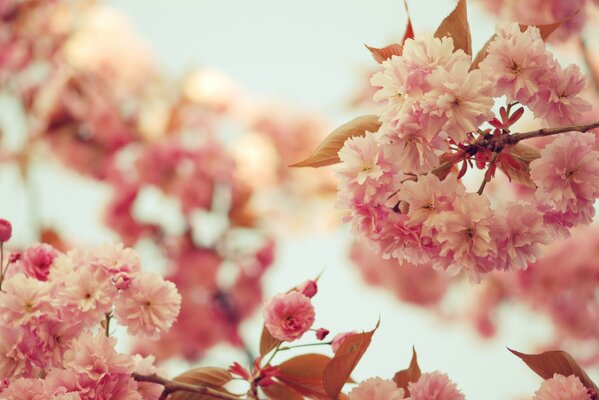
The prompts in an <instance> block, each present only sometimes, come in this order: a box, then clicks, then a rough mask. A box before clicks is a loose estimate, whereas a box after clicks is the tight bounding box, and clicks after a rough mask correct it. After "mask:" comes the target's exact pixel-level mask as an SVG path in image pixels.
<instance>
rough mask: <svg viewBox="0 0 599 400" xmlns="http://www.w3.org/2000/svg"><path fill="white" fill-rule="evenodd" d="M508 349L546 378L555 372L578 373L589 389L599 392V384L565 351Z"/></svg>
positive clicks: (564, 373)
mask: <svg viewBox="0 0 599 400" xmlns="http://www.w3.org/2000/svg"><path fill="white" fill-rule="evenodd" d="M508 350H509V351H511V352H512V353H513V354H515V355H516V356H518V357H519V358H520V359H521V360H522V361H524V362H525V363H526V365H528V367H529V368H530V369H532V370H533V371H534V372H536V373H537V374H538V375H539V376H541V377H542V378H544V379H549V378H552V377H553V375H554V374H560V375H564V376H569V375H576V376H577V377H578V379H580V381H581V382H582V384H583V385H584V386H585V387H586V388H587V389H593V390H594V391H595V392H599V388H597V385H595V383H594V382H593V381H592V380H591V378H589V376H588V375H587V374H586V372H584V370H583V369H582V368H580V366H579V365H578V363H577V362H576V360H575V359H574V357H572V356H571V355H570V354H568V353H566V352H565V351H561V350H555V351H546V352H544V353H541V354H524V353H520V352H518V351H516V350H512V349H508Z"/></svg>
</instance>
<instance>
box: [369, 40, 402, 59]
mask: <svg viewBox="0 0 599 400" xmlns="http://www.w3.org/2000/svg"><path fill="white" fill-rule="evenodd" d="M365 46H366V48H367V49H368V50H370V54H372V57H373V58H374V59H375V60H376V62H377V63H379V64H381V63H382V62H383V61H386V60H388V59H390V58H391V57H393V56H401V53H402V51H403V46H402V45H401V44H397V43H393V44H390V45H389V46H385V47H382V48H376V47H370V46H368V45H365Z"/></svg>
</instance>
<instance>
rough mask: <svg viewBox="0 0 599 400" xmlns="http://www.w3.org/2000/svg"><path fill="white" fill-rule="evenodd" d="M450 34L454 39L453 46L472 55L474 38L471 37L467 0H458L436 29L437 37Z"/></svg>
mask: <svg viewBox="0 0 599 400" xmlns="http://www.w3.org/2000/svg"><path fill="white" fill-rule="evenodd" d="M445 36H448V37H450V38H452V39H453V46H454V48H455V49H456V50H457V49H462V50H464V52H465V53H466V54H468V55H472V38H471V37H470V25H468V12H467V9H466V0H458V4H457V5H456V6H455V8H454V9H453V11H452V12H451V13H450V14H449V15H448V16H447V17H445V19H444V20H443V22H441V25H439V27H438V28H437V30H436V31H435V37H436V38H439V39H440V38H442V37H445Z"/></svg>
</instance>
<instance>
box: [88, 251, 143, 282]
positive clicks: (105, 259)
mask: <svg viewBox="0 0 599 400" xmlns="http://www.w3.org/2000/svg"><path fill="white" fill-rule="evenodd" d="M90 253H91V255H92V260H93V261H92V265H93V266H95V267H100V268H102V269H104V271H106V273H108V274H110V275H115V274H117V273H119V272H121V273H127V274H136V273H138V272H140V271H141V262H140V260H139V255H138V254H137V252H136V251H135V250H133V249H130V248H127V247H124V246H123V244H122V243H106V244H103V245H100V246H98V247H96V248H93V249H91V250H90Z"/></svg>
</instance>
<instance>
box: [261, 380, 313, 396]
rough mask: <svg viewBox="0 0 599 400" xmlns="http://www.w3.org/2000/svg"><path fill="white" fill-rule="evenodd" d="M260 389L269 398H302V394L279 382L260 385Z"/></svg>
mask: <svg viewBox="0 0 599 400" xmlns="http://www.w3.org/2000/svg"><path fill="white" fill-rule="evenodd" d="M262 391H263V392H264V394H265V395H266V396H267V397H268V398H269V399H270V400H304V396H302V395H300V394H299V393H297V392H296V391H294V390H292V389H290V388H288V387H287V386H284V385H283V384H281V383H276V382H275V383H274V384H272V385H270V386H265V387H262Z"/></svg>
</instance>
